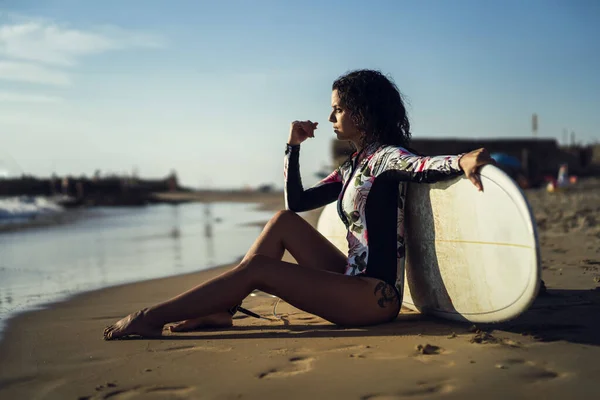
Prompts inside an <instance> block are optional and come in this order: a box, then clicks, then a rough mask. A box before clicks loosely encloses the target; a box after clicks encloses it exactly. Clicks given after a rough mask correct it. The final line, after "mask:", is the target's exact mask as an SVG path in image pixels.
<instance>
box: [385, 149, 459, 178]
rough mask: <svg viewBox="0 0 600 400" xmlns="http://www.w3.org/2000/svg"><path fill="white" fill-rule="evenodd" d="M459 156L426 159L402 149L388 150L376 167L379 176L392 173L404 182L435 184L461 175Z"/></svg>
mask: <svg viewBox="0 0 600 400" xmlns="http://www.w3.org/2000/svg"><path fill="white" fill-rule="evenodd" d="M460 157H462V154H461V155H450V156H435V157H426V156H418V155H415V154H413V153H411V152H409V151H408V150H406V149H403V148H393V149H390V150H389V151H388V152H386V154H385V155H384V156H383V157H382V158H381V159H380V160H379V161H380V165H378V166H376V169H377V170H378V172H377V173H376V175H379V174H381V173H384V172H390V171H394V172H395V173H397V174H399V175H400V178H401V179H402V180H405V181H412V182H425V183H431V182H437V181H441V180H444V179H448V178H453V177H456V176H458V175H461V174H462V173H463V171H462V169H461V168H460V166H459V165H458V161H459V160H460Z"/></svg>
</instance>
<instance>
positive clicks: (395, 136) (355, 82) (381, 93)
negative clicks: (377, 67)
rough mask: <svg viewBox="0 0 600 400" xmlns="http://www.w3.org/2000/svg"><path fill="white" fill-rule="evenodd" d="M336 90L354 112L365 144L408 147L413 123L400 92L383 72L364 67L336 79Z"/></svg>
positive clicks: (349, 109)
mask: <svg viewBox="0 0 600 400" xmlns="http://www.w3.org/2000/svg"><path fill="white" fill-rule="evenodd" d="M332 90H337V91H338V96H339V98H340V101H341V103H342V106H344V107H345V108H346V109H347V110H348V111H349V112H350V118H351V119H352V121H353V122H354V124H355V125H356V127H357V128H358V130H359V131H360V132H361V133H362V137H361V145H362V146H366V145H368V144H370V143H374V142H378V143H381V144H388V145H396V146H404V147H407V146H408V145H409V144H410V136H411V133H410V123H409V121H408V116H407V115H406V108H405V107H404V102H403V101H402V96H401V94H400V91H399V90H398V88H397V87H396V85H395V84H394V82H393V81H392V80H391V78H388V77H386V76H384V75H383V74H382V73H381V72H379V71H374V70H368V69H362V70H356V71H351V72H348V73H346V74H345V75H342V76H340V77H339V78H338V79H336V80H335V81H334V82H333V85H332Z"/></svg>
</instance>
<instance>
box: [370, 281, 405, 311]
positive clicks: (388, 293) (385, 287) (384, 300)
mask: <svg viewBox="0 0 600 400" xmlns="http://www.w3.org/2000/svg"><path fill="white" fill-rule="evenodd" d="M377 292H381V293H380V294H379V296H381V297H379V299H378V300H377V304H379V307H381V308H385V307H386V306H387V305H388V303H389V304H398V301H399V299H398V293H396V290H394V287H393V286H392V285H390V284H389V283H385V282H379V283H378V284H377V286H375V291H374V294H375V296H377V295H378V294H377Z"/></svg>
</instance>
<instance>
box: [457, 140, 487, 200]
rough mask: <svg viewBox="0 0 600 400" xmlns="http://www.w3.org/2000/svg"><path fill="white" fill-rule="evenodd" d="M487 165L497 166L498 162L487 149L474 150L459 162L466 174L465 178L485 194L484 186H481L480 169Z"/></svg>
mask: <svg viewBox="0 0 600 400" xmlns="http://www.w3.org/2000/svg"><path fill="white" fill-rule="evenodd" d="M487 164H496V161H494V159H493V158H492V157H490V154H489V153H488V151H487V150H486V149H483V148H481V149H477V150H473V151H472V152H470V153H466V154H464V155H463V156H462V157H461V158H460V160H459V161H458V165H459V166H460V169H462V170H463V171H464V173H465V176H466V177H467V179H468V180H470V181H471V182H472V183H473V185H475V187H476V188H477V189H478V190H479V191H480V192H483V185H482V184H481V178H480V177H479V169H480V168H481V167H483V166H484V165H487Z"/></svg>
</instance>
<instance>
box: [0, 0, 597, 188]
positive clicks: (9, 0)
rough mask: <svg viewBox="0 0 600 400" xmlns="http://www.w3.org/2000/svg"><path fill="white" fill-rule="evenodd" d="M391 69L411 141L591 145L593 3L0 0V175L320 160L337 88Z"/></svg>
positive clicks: (314, 164)
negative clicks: (307, 123) (306, 132)
mask: <svg viewBox="0 0 600 400" xmlns="http://www.w3.org/2000/svg"><path fill="white" fill-rule="evenodd" d="M360 68H371V69H377V70H380V71H382V72H383V73H385V74H387V75H388V76H390V77H391V78H392V79H393V80H394V82H395V83H396V85H397V86H398V87H399V89H400V91H401V92H402V93H403V95H404V97H405V100H406V102H407V106H408V112H409V117H410V120H411V126H412V134H413V137H423V138H427V137H431V138H433V137H462V138H472V137H478V138H491V137H531V136H532V132H531V117H532V114H533V113H536V114H537V115H538V118H539V128H538V129H539V133H538V135H539V136H540V137H546V138H556V139H557V140H558V141H559V142H561V143H562V141H563V132H564V131H565V130H566V131H567V132H568V134H569V135H570V133H571V132H575V137H576V140H577V141H578V142H581V143H584V144H587V143H592V142H596V141H598V140H599V139H600V73H599V72H598V71H600V2H598V1H595V0H586V1H584V0H564V1H557V0H544V1H540V0H528V1H512V0H505V1H477V0H473V1H462V0H453V1H445V0H438V1H433V0H421V1H416V0H412V1H408V0H397V1H394V0H392V1H378V0H373V1H370V2H367V1H348V0H346V1H338V0H328V1H320V0H319V1H313V0H304V1H302V2H291V1H275V0H273V1H267V0H254V1H249V0H248V1H238V0H230V1H227V2H217V1H200V0H197V1H187V0H180V1H178V0H173V1H159V0H118V1H115V0H103V1H97V2H92V1H83V0H45V1H38V0H0V176H2V175H5V176H7V175H11V174H12V175H14V174H19V175H20V174H21V173H25V174H31V175H36V176H41V177H46V176H49V175H50V174H52V173H56V174H58V175H67V174H70V175H73V176H80V175H86V176H91V175H92V174H93V173H94V171H96V170H100V171H101V173H102V174H109V173H119V174H123V173H127V174H131V173H133V171H136V172H137V174H139V176H142V177H153V178H158V177H164V176H166V175H167V174H168V173H169V172H170V171H171V170H175V171H176V172H177V174H178V176H179V179H180V181H181V183H183V184H184V185H187V186H190V187H212V188H239V187H256V186H258V185H261V184H273V185H275V186H277V187H281V186H282V184H283V182H282V180H283V172H282V170H283V152H284V148H285V143H286V140H287V136H288V133H289V125H290V122H291V121H293V120H307V119H310V120H312V121H317V122H319V123H320V124H319V128H318V130H317V131H316V133H315V138H314V139H309V140H308V141H306V142H305V143H304V144H303V145H302V150H301V157H300V163H301V172H302V176H303V181H304V184H305V186H310V185H312V184H314V183H315V182H316V181H317V180H318V178H317V177H316V176H315V173H316V172H317V171H319V170H322V169H325V170H328V168H329V165H330V163H331V157H330V154H331V143H332V140H333V139H334V138H335V134H334V133H333V131H332V128H331V124H330V123H329V122H328V121H327V118H328V114H329V112H330V109H331V103H330V102H331V84H332V82H333V81H334V80H335V79H336V78H337V77H338V76H340V75H342V74H344V73H345V72H348V71H351V70H354V69H360Z"/></svg>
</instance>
